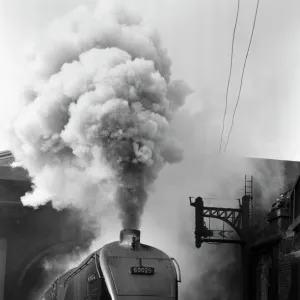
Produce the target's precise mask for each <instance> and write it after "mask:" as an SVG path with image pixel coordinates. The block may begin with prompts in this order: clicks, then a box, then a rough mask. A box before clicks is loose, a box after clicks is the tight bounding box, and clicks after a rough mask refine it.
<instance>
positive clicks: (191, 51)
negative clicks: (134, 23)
mask: <svg viewBox="0 0 300 300" xmlns="http://www.w3.org/2000/svg"><path fill="white" fill-rule="evenodd" d="M83 3H85V4H88V5H90V4H92V3H93V1H82V0H72V1H58V0H43V1H37V0H27V1H21V0H12V1H8V0H1V13H2V16H1V21H0V22H1V24H0V30H1V34H0V36H1V38H0V39H1V40H0V54H1V56H0V62H1V70H0V78H1V81H0V87H1V88H0V94H1V100H2V110H1V123H0V124H2V126H1V127H2V128H3V126H5V124H7V118H8V117H9V116H10V114H11V112H13V111H14V110H15V105H14V103H15V101H16V100H15V99H16V98H17V91H18V88H19V85H20V82H21V81H20V77H19V73H20V70H22V66H23V61H24V53H25V52H26V50H25V49H26V46H27V45H28V41H30V40H32V39H34V37H35V35H36V34H37V33H38V31H39V30H43V29H45V28H46V27H47V26H48V25H49V24H50V23H51V22H52V21H53V20H55V19H56V18H58V17H61V16H62V15H63V14H65V13H66V12H68V11H69V10H71V9H73V8H74V7H76V6H78V5H79V4H83ZM123 3H124V1H123ZM126 4H127V5H128V7H130V8H131V9H133V10H137V11H138V12H140V13H141V14H142V16H143V18H144V19H145V20H146V21H148V22H149V23H150V24H151V25H152V26H154V27H156V28H157V29H158V30H159V32H160V35H161V37H162V40H163V43H164V45H165V47H166V48H167V49H168V53H169V55H170V57H171V59H172V62H173V68H172V70H173V77H174V78H182V79H184V80H185V81H186V82H188V83H189V85H190V86H191V87H192V88H193V90H194V93H193V95H192V96H190V98H189V101H188V104H187V106H186V107H187V109H189V111H191V112H192V113H194V114H195V113H197V112H202V114H203V119H205V118H206V117H207V116H208V115H210V119H209V120H206V119H205V120H206V124H205V125H204V126H206V125H207V126H208V125H209V126H212V128H213V130H214V131H215V132H216V133H217V132H218V131H219V133H218V134H219V135H220V133H221V125H222V117H223V111H224V106H225V92H226V85H227V80H228V74H229V63H230V51H231V38H232V32H233V26H234V20H235V14H236V9H237V1H233V0H230V1H226V2H224V1H208V0H201V1H200V0H189V1H185V2H183V1H171V0H160V1H155V0H154V1H140V0H139V1H137V0H126ZM255 5H256V2H255V1H241V7H240V16H239V21H238V26H237V33H236V44H235V49H234V51H235V52H234V61H233V75H232V85H231V88H230V93H229V100H228V101H229V104H228V110H227V111H228V114H227V116H228V118H227V122H226V124H225V125H226V127H225V134H227V133H228V130H229V125H230V122H231V117H232V113H233V108H234V105H235V102H236V99H237V93H238V84H239V80H240V76H241V71H242V65H243V62H244V58H245V54H246V50H247V46H248V42H249V38H250V33H251V29H252V22H253V17H254V12H255ZM299 6H300V4H299V2H298V1H296V0H294V1H290V2H289V5H287V4H286V3H283V2H282V1H279V0H276V1H270V0H265V1H261V3H260V7H259V11H258V16H257V22H256V29H255V32H254V37H253V41H252V48H251V51H250V55H249V58H248V63H247V67H246V71H245V76H244V83H243V89H242V93H241V97H240V102H239V106H238V110H237V114H236V118H235V123H234V128H233V131H232V135H231V140H230V143H229V145H228V148H227V152H228V153H232V152H236V150H237V148H239V149H238V152H239V154H242V155H249V156H255V157H264V158H278V159H286V160H300V151H299V150H298V149H299V145H300V141H299V140H300V139H299V138H298V136H297V132H298V131H299V129H300V121H299V118H298V111H299V106H300V102H299V100H298V98H299V96H300V87H299V84H298V82H299V80H300V71H299V70H300V55H299V53H300V52H299V51H300V44H299V41H300V39H299V37H300V20H299V18H297V13H296V12H297V11H299ZM218 139H219V138H216V139H215V140H214V143H215V148H216V151H217V150H218V143H219V140H218ZM237 145H239V146H238V147H237ZM6 148H7V141H6V140H5V138H4V137H3V138H2V139H1V142H0V149H6Z"/></svg>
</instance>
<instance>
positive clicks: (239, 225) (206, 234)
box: [190, 195, 251, 248]
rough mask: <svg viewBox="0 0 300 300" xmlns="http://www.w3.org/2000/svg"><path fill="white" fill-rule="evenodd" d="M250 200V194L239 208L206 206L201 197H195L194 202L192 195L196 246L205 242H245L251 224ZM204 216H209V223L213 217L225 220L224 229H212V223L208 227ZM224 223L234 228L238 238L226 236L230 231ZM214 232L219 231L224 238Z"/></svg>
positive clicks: (244, 198) (243, 199)
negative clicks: (218, 236)
mask: <svg viewBox="0 0 300 300" xmlns="http://www.w3.org/2000/svg"><path fill="white" fill-rule="evenodd" d="M250 201H251V198H250V196H248V195H245V196H244V197H243V198H242V204H240V207H239V208H224V207H205V206H204V203H203V199H202V198H201V197H197V198H195V201H194V202H192V197H190V205H191V206H193V207H195V223H196V224H195V237H196V247H197V248H200V247H201V244H202V243H203V242H207V243H212V242H218V243H235V244H244V243H245V242H246V240H247V232H248V226H249V206H250ZM204 218H208V220H209V224H210V219H211V218H214V219H219V220H221V221H223V230H211V228H210V225H209V227H208V228H207V227H206V223H205V221H204ZM224 223H227V224H228V225H229V226H230V227H231V228H232V229H234V231H235V232H236V233H237V235H238V238H235V239H228V238H226V233H227V232H230V231H229V230H225V228H224ZM214 232H218V233H219V235H220V236H221V237H222V239H220V238H216V237H215V236H214Z"/></svg>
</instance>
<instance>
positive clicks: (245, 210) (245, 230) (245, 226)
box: [241, 196, 251, 300]
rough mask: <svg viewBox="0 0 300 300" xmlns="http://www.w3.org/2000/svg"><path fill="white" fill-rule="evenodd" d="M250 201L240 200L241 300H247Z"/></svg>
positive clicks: (248, 198) (245, 198) (247, 197)
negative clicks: (241, 240) (241, 241)
mask: <svg viewBox="0 0 300 300" xmlns="http://www.w3.org/2000/svg"><path fill="white" fill-rule="evenodd" d="M250 201H251V198H250V197H249V196H244V197H243V198H242V239H243V244H242V247H241V250H242V272H243V274H242V278H243V288H242V290H243V300H249V292H250V291H249V250H248V247H247V245H248V244H249V221H250V220H249V219H250Z"/></svg>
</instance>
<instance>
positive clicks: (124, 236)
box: [120, 229, 141, 250]
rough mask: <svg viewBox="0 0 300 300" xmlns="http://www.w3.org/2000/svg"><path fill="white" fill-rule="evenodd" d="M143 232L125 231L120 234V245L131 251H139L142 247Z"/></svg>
mask: <svg viewBox="0 0 300 300" xmlns="http://www.w3.org/2000/svg"><path fill="white" fill-rule="evenodd" d="M140 236H141V232H140V231H139V230H136V229H123V230H121V232H120V244H121V245H122V246H124V247H126V248H131V250H135V249H138V248H139V246H140Z"/></svg>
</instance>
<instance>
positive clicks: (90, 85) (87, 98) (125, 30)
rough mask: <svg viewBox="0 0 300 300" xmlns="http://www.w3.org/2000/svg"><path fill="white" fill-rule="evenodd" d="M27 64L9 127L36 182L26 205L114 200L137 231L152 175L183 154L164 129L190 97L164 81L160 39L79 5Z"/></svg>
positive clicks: (130, 18)
mask: <svg viewBox="0 0 300 300" xmlns="http://www.w3.org/2000/svg"><path fill="white" fill-rule="evenodd" d="M29 59H30V65H31V73H30V75H29V76H28V77H29V78H30V79H29V82H28V83H27V86H26V91H25V92H24V94H23V102H22V106H21V108H20V110H19V112H18V115H17V116H16V118H15V120H14V124H13V127H12V130H11V136H12V152H13V154H14V155H15V157H16V159H17V161H19V162H20V163H21V165H22V166H23V167H25V168H26V169H27V170H28V171H29V174H30V176H31V177H32V179H33V183H34V185H35V188H34V191H33V192H32V193H30V194H27V195H26V196H25V197H23V199H22V202H23V204H24V205H29V206H39V205H43V204H45V203H46V202H48V201H52V202H53V205H54V207H55V208H57V209H61V208H63V207H76V208H79V209H83V210H87V211H92V210H95V209H96V208H97V209H99V207H103V209H104V207H106V206H107V205H111V203H112V202H116V203H117V204H118V208H119V214H120V217H121V219H122V225H123V227H131V228H137V227H139V223H140V216H141V214H142V212H143V208H144V205H145V202H146V200H147V197H148V191H149V188H150V187H151V185H152V183H153V182H154V180H155V179H156V177H157V175H158V172H159V171H160V170H161V169H162V167H163V166H164V165H165V163H175V162H178V161H180V159H181V157H182V153H181V150H180V148H179V147H178V146H177V143H176V140H174V137H173V136H172V134H171V130H170V122H171V120H172V116H173V114H174V112H175V111H176V110H177V109H178V108H179V107H181V106H182V105H183V104H184V100H185V97H186V96H187V95H188V94H189V93H190V92H191V91H190V89H189V88H188V87H187V86H186V84H185V83H184V82H182V81H171V80H170V78H171V61H170V59H169V57H168V55H167V53H166V51H165V50H164V48H163V47H162V45H161V42H160V39H159V36H158V34H157V33H156V32H155V31H154V30H152V29H151V28H149V27H148V26H147V25H145V24H144V23H143V21H142V20H141V19H140V18H139V17H137V16H136V15H133V14H130V13H128V12H126V11H124V10H123V9H120V8H118V9H113V10H109V11H108V10H102V8H101V6H99V7H97V9H95V11H93V12H91V11H89V10H88V9H87V8H85V7H81V8H80V9H77V10H75V11H73V12H72V13H70V14H69V15H67V16H65V17H63V18H62V19H60V20H58V21H56V22H55V23H54V24H52V26H51V27H50V28H49V31H48V32H46V33H45V34H44V36H43V39H42V40H41V41H40V43H39V44H37V45H36V47H35V49H34V50H33V51H32V54H30V55H29Z"/></svg>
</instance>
